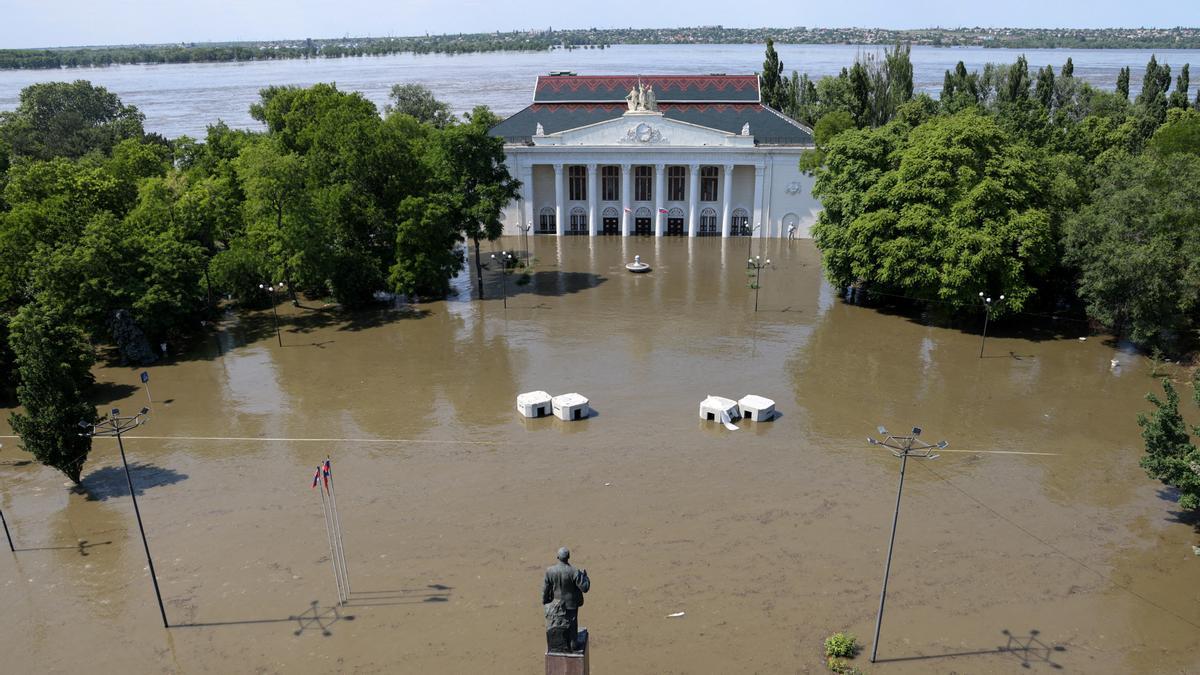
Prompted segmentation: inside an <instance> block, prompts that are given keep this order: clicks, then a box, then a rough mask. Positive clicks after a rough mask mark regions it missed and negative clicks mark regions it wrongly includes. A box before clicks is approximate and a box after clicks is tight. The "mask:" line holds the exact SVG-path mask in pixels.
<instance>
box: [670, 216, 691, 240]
mask: <svg viewBox="0 0 1200 675" xmlns="http://www.w3.org/2000/svg"><path fill="white" fill-rule="evenodd" d="M685 234H687V232H686V231H684V229H683V218H667V235H668V236H671V237H682V236H683V235H685Z"/></svg>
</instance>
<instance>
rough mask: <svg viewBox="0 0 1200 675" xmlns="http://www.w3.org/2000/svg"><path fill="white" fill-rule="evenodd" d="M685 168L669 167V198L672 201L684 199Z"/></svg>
mask: <svg viewBox="0 0 1200 675" xmlns="http://www.w3.org/2000/svg"><path fill="white" fill-rule="evenodd" d="M684 175H685V170H684V167H682V166H668V167H667V200H668V201H672V202H681V201H683V180H684Z"/></svg>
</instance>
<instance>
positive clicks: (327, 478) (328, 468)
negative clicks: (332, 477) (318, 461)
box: [318, 459, 331, 492]
mask: <svg viewBox="0 0 1200 675" xmlns="http://www.w3.org/2000/svg"><path fill="white" fill-rule="evenodd" d="M320 468H321V469H324V470H325V491H326V492H328V491H329V470H330V468H331V467H330V466H329V460H328V459H327V460H325V463H324V464H322V465H321V467H320ZM319 470H320V469H318V471H319Z"/></svg>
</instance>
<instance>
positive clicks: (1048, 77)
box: [1034, 66, 1054, 108]
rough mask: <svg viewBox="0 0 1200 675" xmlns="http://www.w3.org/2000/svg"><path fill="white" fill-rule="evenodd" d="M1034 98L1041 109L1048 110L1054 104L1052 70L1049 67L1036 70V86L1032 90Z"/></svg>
mask: <svg viewBox="0 0 1200 675" xmlns="http://www.w3.org/2000/svg"><path fill="white" fill-rule="evenodd" d="M1034 98H1036V99H1037V100H1038V102H1039V103H1041V104H1042V107H1045V108H1049V107H1051V105H1053V103H1054V69H1053V68H1051V67H1050V66H1046V67H1044V68H1039V69H1038V76H1037V86H1036V88H1035V89H1034Z"/></svg>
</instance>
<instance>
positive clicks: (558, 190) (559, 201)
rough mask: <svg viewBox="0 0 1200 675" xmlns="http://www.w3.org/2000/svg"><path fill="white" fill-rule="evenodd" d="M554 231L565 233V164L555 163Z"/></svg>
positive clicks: (560, 234)
mask: <svg viewBox="0 0 1200 675" xmlns="http://www.w3.org/2000/svg"><path fill="white" fill-rule="evenodd" d="M554 233H555V234H557V235H558V236H560V237H561V236H562V233H563V165H562V164H555V165H554Z"/></svg>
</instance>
